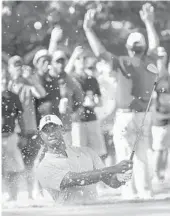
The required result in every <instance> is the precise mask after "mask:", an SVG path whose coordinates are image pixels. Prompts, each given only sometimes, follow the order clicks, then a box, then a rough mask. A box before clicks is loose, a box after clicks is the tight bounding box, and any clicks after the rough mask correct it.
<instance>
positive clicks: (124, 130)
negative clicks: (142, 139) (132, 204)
mask: <svg viewBox="0 0 170 217" xmlns="http://www.w3.org/2000/svg"><path fill="white" fill-rule="evenodd" d="M133 127H134V123H133V113H123V112H117V113H116V117H115V124H114V127H113V141H114V145H115V153H116V162H117V163H119V162H120V161H122V160H125V159H129V157H130V153H131V148H132V144H133V142H134V140H135V135H134V134H135V133H134V132H133V130H132V129H133ZM133 174H134V172H133ZM121 193H122V197H123V198H124V199H126V198H127V199H131V198H134V196H135V194H136V188H135V185H134V178H133V176H132V180H131V181H129V182H128V184H127V185H126V186H122V187H121Z"/></svg>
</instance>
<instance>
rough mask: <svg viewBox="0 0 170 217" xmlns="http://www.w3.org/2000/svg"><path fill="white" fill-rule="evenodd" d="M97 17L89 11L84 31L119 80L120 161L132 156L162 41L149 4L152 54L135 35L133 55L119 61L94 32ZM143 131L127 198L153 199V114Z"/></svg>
mask: <svg viewBox="0 0 170 217" xmlns="http://www.w3.org/2000/svg"><path fill="white" fill-rule="evenodd" d="M94 15H95V11H94V10H89V11H88V12H87V14H86V15H85V20H84V30H85V34H86V36H87V39H88V41H89V44H90V45H91V48H92V50H93V52H94V54H95V55H96V56H97V57H98V58H101V59H104V60H105V61H106V62H107V63H108V64H109V66H110V69H111V70H110V72H111V74H112V76H114V77H115V78H116V80H117V91H116V106H117V108H118V109H117V111H116V117H115V124H114V131H113V135H114V144H115V149H116V157H117V160H118V161H120V160H121V159H124V158H127V157H129V156H130V153H131V150H132V146H133V144H134V141H135V139H136V134H137V130H138V129H139V128H140V126H141V123H142V119H143V117H144V113H145V110H146V107H147V104H148V102H149V98H150V95H151V91H152V87H153V84H154V81H155V74H153V73H151V72H149V71H148V69H147V66H148V65H149V64H150V63H153V62H154V60H153V57H154V54H153V51H154V50H155V49H156V48H157V47H158V45H159V38H158V36H157V34H156V31H155V28H154V8H153V7H152V6H151V5H150V4H149V3H147V4H145V5H143V8H142V10H141V11H140V16H141V19H142V20H143V22H144V24H145V26H146V30H147V33H148V42H149V49H148V52H146V51H147V50H146V41H145V38H144V36H143V35H142V34H141V33H139V32H135V33H131V34H130V35H129V37H128V39H127V43H126V47H127V51H128V54H129V56H126V57H119V58H118V57H116V56H115V55H113V54H111V53H110V52H108V51H107V50H106V49H105V47H104V46H103V45H102V44H101V42H100V41H99V39H98V38H97V36H96V34H95V32H94V31H93V29H92V25H93V21H94ZM125 87H126V88H125ZM143 130H144V132H143V135H144V136H143V137H142V138H141V139H140V141H139V143H138V145H137V148H136V152H135V157H134V165H135V166H134V168H133V171H134V173H133V181H132V182H131V184H130V185H129V186H128V187H126V186H125V187H123V188H122V196H123V198H125V197H127V198H128V199H129V198H130V197H132V198H133V197H134V196H135V194H136V193H138V196H139V197H141V198H148V197H151V196H152V186H151V177H148V176H149V174H150V173H149V171H148V170H149V167H148V165H149V161H148V152H150V151H151V145H150V144H151V139H152V137H151V113H150V112H149V113H148V114H147V116H146V119H145V125H144V127H143ZM135 188H136V190H137V192H136V191H135Z"/></svg>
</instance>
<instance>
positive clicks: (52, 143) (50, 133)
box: [41, 123, 63, 148]
mask: <svg viewBox="0 0 170 217" xmlns="http://www.w3.org/2000/svg"><path fill="white" fill-rule="evenodd" d="M41 137H42V139H43V141H44V143H45V144H46V145H47V146H49V147H51V148H55V147H56V146H58V145H59V144H61V141H63V136H62V129H61V127H60V126H57V125H55V124H53V123H49V124H47V125H45V126H44V127H43V129H42V131H41Z"/></svg>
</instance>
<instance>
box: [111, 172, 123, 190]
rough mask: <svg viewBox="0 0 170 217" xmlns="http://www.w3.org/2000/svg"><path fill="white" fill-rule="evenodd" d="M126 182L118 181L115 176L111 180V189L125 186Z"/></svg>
mask: <svg viewBox="0 0 170 217" xmlns="http://www.w3.org/2000/svg"><path fill="white" fill-rule="evenodd" d="M124 184H125V182H121V181H119V180H118V178H117V175H113V176H112V177H111V179H110V187H112V188H119V187H120V186H121V185H124Z"/></svg>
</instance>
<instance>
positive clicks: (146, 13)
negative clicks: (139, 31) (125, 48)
mask: <svg viewBox="0 0 170 217" xmlns="http://www.w3.org/2000/svg"><path fill="white" fill-rule="evenodd" d="M139 13H140V17H141V20H142V21H143V22H144V24H145V26H146V31H147V35H148V45H149V46H148V51H152V50H154V49H156V48H157V47H158V46H159V37H158V34H157V32H156V29H155V26H154V20H155V18H154V17H155V13H154V7H153V6H152V5H151V4H149V3H146V4H144V5H143V7H142V10H141V11H140V12H139Z"/></svg>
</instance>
